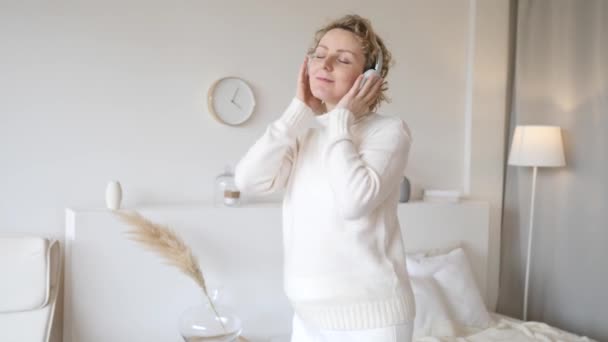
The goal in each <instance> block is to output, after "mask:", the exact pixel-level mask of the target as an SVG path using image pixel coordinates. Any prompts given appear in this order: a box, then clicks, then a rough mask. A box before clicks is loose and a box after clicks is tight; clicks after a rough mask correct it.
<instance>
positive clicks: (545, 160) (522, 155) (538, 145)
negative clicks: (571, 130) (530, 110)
mask: <svg viewBox="0 0 608 342" xmlns="http://www.w3.org/2000/svg"><path fill="white" fill-rule="evenodd" d="M509 165H517V166H544V167H557V166H564V165H566V160H565V158H564V148H563V143H562V134H561V130H560V128H559V127H557V126H517V127H515V133H514V134H513V142H512V143H511V152H510V153H509Z"/></svg>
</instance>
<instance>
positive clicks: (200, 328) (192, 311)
mask: <svg viewBox="0 0 608 342" xmlns="http://www.w3.org/2000/svg"><path fill="white" fill-rule="evenodd" d="M218 295H219V291H218V290H213V291H210V296H209V297H210V299H207V298H203V303H201V304H199V305H195V306H192V307H189V308H188V309H186V310H185V311H184V312H183V313H182V314H181V316H180V318H179V332H180V334H181V336H182V338H183V339H184V341H185V342H235V341H238V338H239V336H240V335H241V330H242V323H241V320H240V319H239V317H238V316H236V315H235V314H234V313H233V312H232V310H231V309H230V308H229V307H227V306H225V305H223V304H222V303H221V302H220V301H219V300H218ZM211 303H213V306H212V305H211Z"/></svg>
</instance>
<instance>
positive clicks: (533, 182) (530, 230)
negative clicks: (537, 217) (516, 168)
mask: <svg viewBox="0 0 608 342" xmlns="http://www.w3.org/2000/svg"><path fill="white" fill-rule="evenodd" d="M537 169H538V167H537V166H534V171H532V198H531V199H530V225H529V226H530V229H529V230H528V256H527V258H526V286H525V288H524V315H523V316H524V321H527V320H528V283H529V282H530V253H531V251H532V232H533V231H534V198H535V195H536V172H537Z"/></svg>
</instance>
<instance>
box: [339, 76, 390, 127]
mask: <svg viewBox="0 0 608 342" xmlns="http://www.w3.org/2000/svg"><path fill="white" fill-rule="evenodd" d="M362 81H363V74H361V75H359V77H357V79H356V80H355V83H354V84H353V86H352V88H350V90H349V91H348V93H346V95H344V97H342V99H341V100H340V102H338V104H337V105H336V108H345V109H348V110H349V111H350V112H351V113H353V115H354V116H355V118H357V117H359V116H361V115H364V114H367V113H368V112H369V110H370V107H371V105H372V103H373V102H374V100H376V98H377V97H378V95H379V94H380V90H381V88H382V83H384V82H383V79H382V77H380V76H378V75H375V74H374V75H372V76H370V77H369V78H368V79H367V81H366V82H365V84H364V85H363V87H361V89H359V88H360V84H361V82H362Z"/></svg>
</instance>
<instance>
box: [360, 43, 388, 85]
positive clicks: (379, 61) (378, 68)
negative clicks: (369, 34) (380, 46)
mask: <svg viewBox="0 0 608 342" xmlns="http://www.w3.org/2000/svg"><path fill="white" fill-rule="evenodd" d="M383 57H384V56H382V50H378V59H376V66H374V68H373V69H369V70H367V71H366V72H364V73H363V80H361V85H359V89H361V87H363V85H364V84H365V81H367V79H368V78H370V77H371V76H372V75H373V74H376V75H378V76H380V73H381V72H382V59H383Z"/></svg>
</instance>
